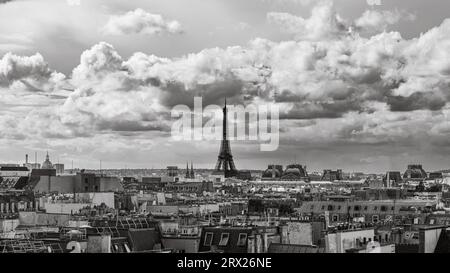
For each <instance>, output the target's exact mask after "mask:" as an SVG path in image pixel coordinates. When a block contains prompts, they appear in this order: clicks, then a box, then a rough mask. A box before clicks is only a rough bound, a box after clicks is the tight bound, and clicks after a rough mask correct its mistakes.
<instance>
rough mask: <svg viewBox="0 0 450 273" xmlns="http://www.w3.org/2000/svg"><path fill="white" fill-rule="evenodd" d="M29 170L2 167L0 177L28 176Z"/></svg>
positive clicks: (25, 168)
mask: <svg viewBox="0 0 450 273" xmlns="http://www.w3.org/2000/svg"><path fill="white" fill-rule="evenodd" d="M28 174H29V170H28V168H27V167H7V166H3V167H0V176H2V177H11V176H28Z"/></svg>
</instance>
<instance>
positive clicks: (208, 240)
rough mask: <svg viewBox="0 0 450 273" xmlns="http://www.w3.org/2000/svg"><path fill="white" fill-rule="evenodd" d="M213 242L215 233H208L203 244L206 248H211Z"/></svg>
mask: <svg viewBox="0 0 450 273" xmlns="http://www.w3.org/2000/svg"><path fill="white" fill-rule="evenodd" d="M212 240H213V233H212V232H206V235H205V241H204V242H203V245H204V246H211V244H212Z"/></svg>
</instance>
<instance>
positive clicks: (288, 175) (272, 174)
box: [261, 164, 309, 181]
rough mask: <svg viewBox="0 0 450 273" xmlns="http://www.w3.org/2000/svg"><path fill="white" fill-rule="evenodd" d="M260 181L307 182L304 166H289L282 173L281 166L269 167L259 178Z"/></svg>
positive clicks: (307, 177)
mask: <svg viewBox="0 0 450 273" xmlns="http://www.w3.org/2000/svg"><path fill="white" fill-rule="evenodd" d="M261 179H262V180H283V181H300V180H303V181H309V176H308V173H307V172H306V166H303V165H300V164H291V165H288V166H286V170H284V171H283V166H282V165H269V166H268V167H267V169H266V170H265V171H264V172H263V174H262V176H261Z"/></svg>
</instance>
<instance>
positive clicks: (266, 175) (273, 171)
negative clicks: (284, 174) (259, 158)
mask: <svg viewBox="0 0 450 273" xmlns="http://www.w3.org/2000/svg"><path fill="white" fill-rule="evenodd" d="M272 173H275V177H280V176H281V173H280V171H279V170H277V169H267V170H265V171H264V173H263V177H272Z"/></svg>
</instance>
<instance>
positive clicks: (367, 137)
mask: <svg viewBox="0 0 450 273" xmlns="http://www.w3.org/2000/svg"><path fill="white" fill-rule="evenodd" d="M447 18H449V19H447ZM194 96H202V97H203V104H204V106H206V105H210V104H217V105H221V104H223V100H224V98H225V97H227V99H228V101H229V103H230V104H235V105H248V104H250V103H253V104H256V105H264V104H267V105H277V106H278V107H279V109H280V144H279V148H278V149H277V150H275V151H270V152H264V151H260V145H259V143H255V142H249V141H233V142H232V143H231V149H232V152H233V155H234V160H235V163H236V166H237V168H238V169H265V168H266V167H267V165H268V164H274V163H276V164H283V165H286V164H290V163H294V162H296V163H300V164H303V165H306V166H307V169H308V170H309V171H314V170H317V171H321V170H323V169H338V168H339V169H344V170H345V171H363V172H370V173H383V172H385V171H387V170H398V171H403V170H405V169H406V165H407V164H411V163H422V164H423V165H424V168H425V170H428V171H432V170H440V169H449V168H450V164H449V163H450V160H449V159H450V155H449V152H450V146H449V144H450V141H449V139H450V138H449V136H450V122H449V117H450V107H449V101H450V2H448V1H446V0H431V1H422V0H408V1H406V0H336V1H331V0H246V1H240V0H189V1H186V0H128V1H120V0H89V1H87V0H0V162H2V163H23V162H24V159H25V154H29V155H30V159H31V161H34V154H35V152H37V153H38V162H41V163H42V161H44V158H45V153H46V151H48V152H49V154H50V159H51V160H52V161H53V162H54V163H56V162H60V163H64V164H66V168H69V167H70V166H71V162H72V161H73V164H74V167H76V168H98V167H99V162H100V160H101V161H102V167H103V168H124V167H125V166H126V167H128V168H152V167H154V168H164V167H165V166H167V165H178V166H180V167H184V166H185V164H186V161H189V162H191V161H192V162H193V163H194V166H195V167H200V168H213V167H214V165H215V163H216V160H217V155H218V152H219V146H220V143H219V142H218V141H175V140H174V139H173V138H172V137H171V126H172V125H173V122H174V119H173V118H172V117H171V109H173V107H175V106H176V105H179V104H183V105H188V106H190V107H191V106H192V105H193V98H194Z"/></svg>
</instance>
